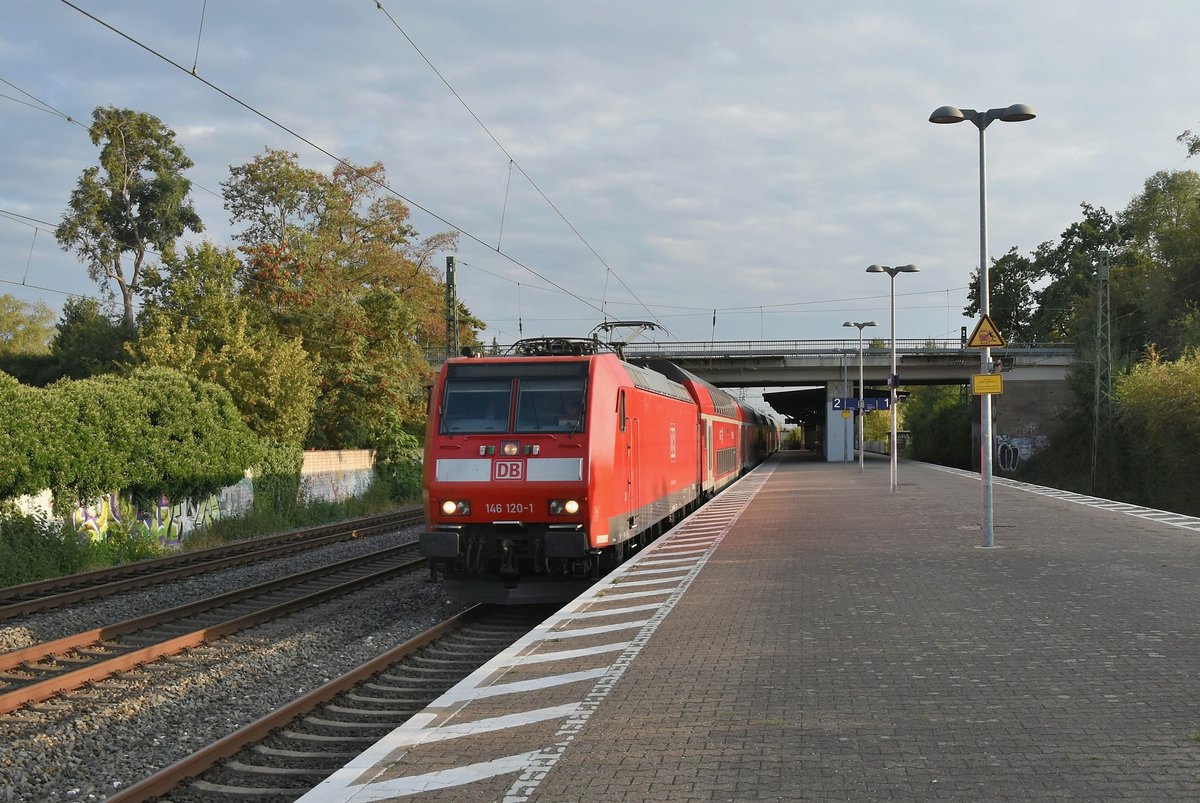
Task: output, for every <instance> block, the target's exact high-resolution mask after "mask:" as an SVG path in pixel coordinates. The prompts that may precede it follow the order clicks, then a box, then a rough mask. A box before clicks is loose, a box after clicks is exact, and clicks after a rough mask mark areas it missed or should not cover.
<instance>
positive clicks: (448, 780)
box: [301, 753, 535, 803]
mask: <svg viewBox="0 0 1200 803" xmlns="http://www.w3.org/2000/svg"><path fill="white" fill-rule="evenodd" d="M531 755H535V753H521V754H519V755H515V756H505V757H504V758H498V759H495V760H494V761H482V762H480V763H478V764H468V765H466V766H465V767H455V768H454V769H452V770H438V771H437V772H427V773H425V774H423V775H410V776H408V777H406V778H393V779H392V780H388V781H377V782H376V783H372V784H368V785H367V786H362V787H359V788H358V791H356V792H353V793H352V796H351V797H345V796H344V795H337V794H334V795H331V796H329V797H324V796H321V797H317V796H314V795H315V792H316V791H317V790H313V791H312V792H309V793H308V794H307V795H305V796H304V797H302V798H301V800H305V801H311V803H318V801H320V802H322V803H334V801H338V803H373V802H374V801H382V800H394V799H395V798H397V797H407V796H409V795H415V794H419V793H421V792H434V791H437V790H439V789H452V788H454V787H456V786H465V785H467V784H469V783H476V782H478V781H486V780H487V779H489V778H495V777H496V776H497V775H507V774H509V773H512V772H519V771H520V770H521V769H522V768H523V767H524V764H525V762H528V761H529V757H530V756H531ZM317 789H320V787H317ZM339 791H340V790H339Z"/></svg>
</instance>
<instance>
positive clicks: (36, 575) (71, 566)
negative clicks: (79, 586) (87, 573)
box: [0, 510, 91, 587]
mask: <svg viewBox="0 0 1200 803" xmlns="http://www.w3.org/2000/svg"><path fill="white" fill-rule="evenodd" d="M90 565H91V554H90V549H89V547H88V544H87V543H86V542H85V540H84V539H83V538H81V537H80V536H78V535H76V534H75V533H74V532H71V531H69V530H64V529H63V527H62V525H61V524H59V523H58V522H51V521H46V520H45V519H42V518H38V517H36V516H26V515H22V514H20V513H17V512H15V511H13V510H9V511H6V512H4V513H0V587H3V586H11V585H19V584H21V583H31V582H33V581H34V580H41V579H43V578H46V577H57V576H59V575H63V574H73V573H75V572H81V571H84V570H85V569H87V568H88V567H89V566H90Z"/></svg>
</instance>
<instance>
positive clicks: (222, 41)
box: [0, 0, 1200, 343]
mask: <svg viewBox="0 0 1200 803" xmlns="http://www.w3.org/2000/svg"><path fill="white" fill-rule="evenodd" d="M380 4H381V5H382V10H381V9H380V8H378V7H377V5H376V2H375V0H325V1H324V2H318V1H317V0H169V1H165V0H73V2H72V3H71V4H68V3H65V2H60V0H9V2H7V3H6V4H5V11H6V13H5V15H4V24H3V27H2V28H0V81H2V82H3V83H0V210H2V211H0V292H3V293H10V294H12V295H14V296H17V297H18V298H21V299H23V300H27V301H36V300H41V301H44V302H45V303H46V304H48V305H49V306H50V307H51V308H53V309H55V310H57V309H59V308H60V307H61V305H62V303H63V300H64V299H65V298H66V297H67V296H68V294H81V295H92V296H98V295H100V288H99V287H98V286H97V285H96V284H95V283H94V282H92V281H91V280H90V279H88V277H87V272H86V269H85V267H84V266H83V265H82V264H81V263H79V262H78V261H76V259H75V258H74V257H73V256H72V255H71V254H68V253H65V252H63V251H62V250H61V249H60V248H59V247H58V245H57V244H56V243H55V241H54V237H53V226H54V225H56V223H57V222H58V220H59V219H60V217H61V215H62V213H63V211H64V209H65V208H66V204H67V200H68V197H69V195H70V193H71V190H72V189H73V187H74V186H75V183H76V181H77V180H78V178H79V175H80V173H81V172H82V171H83V169H84V168H86V167H88V166H89V165H92V164H94V163H95V162H96V160H97V156H98V150H97V148H96V147H95V146H93V145H92V144H91V142H90V141H89V139H88V136H87V131H86V126H87V125H88V124H89V123H90V119H91V113H92V110H93V109H95V108H96V107H97V106H105V105H113V106H117V107H128V108H132V109H136V110H139V111H144V112H149V113H151V114H153V115H155V116H157V117H159V118H160V119H161V120H163V121H164V122H165V123H166V124H167V125H168V126H169V127H170V128H172V129H173V130H174V131H176V132H177V134H178V141H179V142H180V143H181V144H182V145H183V147H184V148H185V149H186V151H187V153H188V155H189V157H190V158H191V159H192V160H193V161H194V162H195V163H196V164H195V167H194V168H193V169H192V170H191V171H189V177H190V178H191V179H192V181H193V182H194V183H195V189H194V195H193V200H194V203H195V206H196V208H197V210H198V211H199V213H200V215H201V217H202V218H203V220H204V222H205V225H206V231H205V233H204V235H203V236H204V237H207V238H209V239H212V240H213V241H215V242H217V243H221V244H231V240H230V230H229V226H228V215H227V213H226V212H225V211H224V209H223V207H222V205H221V199H220V197H219V192H220V184H221V182H222V181H224V180H226V179H227V178H228V175H229V167H230V166H231V165H238V164H243V163H245V162H247V161H249V160H251V159H253V158H254V157H255V156H256V155H258V154H261V153H262V152H263V149H264V148H276V149H283V150H287V151H293V152H295V153H297V154H298V155H299V157H300V159H301V161H302V162H303V163H305V164H306V165H308V166H310V167H314V168H318V169H321V170H325V171H328V170H329V169H330V168H331V166H332V164H333V161H332V160H331V159H330V157H329V156H327V155H325V154H324V153H322V152H321V150H318V149H316V148H314V147H312V146H311V145H309V144H307V143H306V142H305V141H304V140H308V141H309V142H311V143H315V144H316V145H318V146H319V147H320V149H323V150H324V151H327V152H328V153H331V154H335V155H337V156H338V157H341V158H344V159H346V160H349V161H351V162H354V163H356V164H370V163H373V162H377V161H378V162H382V163H383V164H384V165H385V166H386V168H387V171H388V173H387V175H388V180H389V184H390V186H391V188H392V189H393V190H394V191H395V192H396V193H398V194H400V195H401V196H403V197H404V198H405V199H407V200H408V201H409V203H410V205H411V206H412V208H413V222H414V224H415V225H416V228H417V229H418V231H420V232H421V233H422V234H432V233H436V232H440V231H447V230H451V229H457V230H459V231H460V232H461V235H460V246H459V250H458V253H457V257H458V259H459V262H460V265H461V266H462V267H461V268H460V275H459V283H460V290H459V292H460V297H461V299H462V300H463V301H464V302H465V303H466V305H467V306H468V307H469V308H470V309H471V310H472V311H473V312H474V313H475V314H477V315H478V316H479V317H481V318H482V319H483V320H485V321H487V323H488V329H487V330H486V331H485V332H484V333H483V335H484V338H485V340H490V339H491V338H492V337H496V338H497V339H498V340H499V341H500V342H501V343H510V342H512V341H513V340H514V339H516V338H517V337H518V336H519V335H524V336H527V337H528V336H536V335H543V334H544V335H585V334H587V332H588V331H589V330H590V329H591V328H592V327H593V326H594V325H595V324H596V323H598V322H599V321H600V320H602V319H603V317H604V316H605V315H607V316H608V317H610V318H636V319H647V320H653V321H657V322H658V323H660V324H661V325H662V326H664V327H665V328H666V330H667V331H668V332H669V334H666V335H662V337H663V338H665V339H675V340H682V341H687V340H709V339H712V338H714V337H715V338H716V339H718V340H735V339H759V338H766V339H824V338H841V337H844V336H846V335H847V334H848V333H849V332H852V331H853V330H846V329H843V328H842V322H843V321H845V320H847V319H852V320H858V321H863V320H867V319H871V318H874V319H876V320H878V321H879V322H880V324H881V327H880V329H879V330H878V331H879V333H880V335H882V336H886V334H887V320H888V304H889V287H888V284H889V281H888V278H887V276H886V275H868V274H866V273H864V269H865V268H866V266H867V265H869V264H871V263H882V264H885V265H899V264H905V263H915V264H917V265H919V266H920V268H921V272H920V273H918V274H913V275H903V276H900V277H898V278H897V280H896V296H897V301H896V304H897V336H898V337H901V338H908V337H920V338H924V337H957V335H958V332H959V327H960V326H963V325H970V324H972V322H971V321H968V320H966V319H964V318H963V317H962V308H963V306H964V304H965V298H966V286H967V284H968V281H969V279H970V274H971V271H972V270H973V269H974V268H975V266H976V264H977V262H978V254H979V217H978V215H979V178H978V157H979V149H978V148H979V145H978V142H979V140H978V132H977V130H976V129H975V128H974V126H972V125H970V124H969V123H967V124H961V125H957V126H941V125H932V124H930V123H929V122H928V117H929V114H930V112H931V111H932V110H933V109H935V108H936V107H938V106H942V105H947V104H950V105H956V106H961V107H964V108H966V107H971V108H976V109H986V108H993V107H1003V106H1008V105H1009V104H1012V103H1026V104H1029V105H1031V106H1032V107H1033V108H1034V109H1035V110H1036V112H1037V115H1038V116H1037V118H1036V119H1034V120H1032V121H1029V122H1025V123H1020V124H1006V123H1001V122H997V123H994V124H993V125H992V126H991V127H990V128H988V129H987V135H986V136H987V154H988V212H989V214H988V218H989V239H990V245H991V248H990V252H991V255H992V256H993V257H996V256H999V255H1002V254H1003V253H1004V252H1005V251H1007V250H1008V249H1009V248H1011V247H1013V246H1015V247H1016V248H1017V249H1018V250H1019V251H1020V252H1021V253H1028V252H1030V251H1032V250H1033V249H1035V248H1036V247H1037V245H1038V244H1039V243H1041V242H1043V241H1046V240H1051V239H1054V238H1056V237H1057V236H1058V235H1059V234H1060V233H1061V232H1062V231H1063V229H1064V228H1066V227H1067V226H1068V225H1069V224H1070V223H1072V222H1073V221H1075V220H1077V219H1078V218H1079V212H1080V210H1079V205H1080V203H1082V202H1088V203H1090V204H1093V205H1097V206H1102V207H1105V208H1106V209H1108V210H1109V211H1111V212H1116V211H1118V210H1120V209H1122V208H1124V207H1125V205H1126V204H1127V203H1128V202H1129V200H1130V199H1131V198H1132V197H1133V196H1134V195H1135V194H1137V193H1138V192H1139V191H1140V190H1141V188H1142V185H1143V182H1144V181H1145V180H1146V179H1147V178H1148V177H1149V176H1151V175H1152V174H1153V173H1155V172H1156V171H1159V170H1178V169H1190V168H1196V167H1197V165H1195V164H1194V163H1189V162H1188V161H1187V160H1186V158H1185V156H1186V153H1185V151H1184V148H1183V146H1181V145H1180V144H1178V143H1177V142H1176V141H1175V140H1176V137H1177V136H1178V135H1179V134H1180V133H1182V132H1183V131H1184V130H1185V129H1200V91H1198V89H1200V47H1196V45H1195V36H1196V31H1197V30H1200V3H1196V2H1195V0H1145V2H1142V3H1138V4H1131V3H1128V2H1115V1H1114V0H1005V1H1004V2H983V1H982V0H978V1H972V0H960V1H959V2H950V1H949V0H919V2H918V0H912V2H900V1H899V0H870V1H864V2H851V1H849V0H790V2H782V0H774V1H770V2H768V1H767V0H746V2H740V3H729V2H713V1H712V0H689V1H688V2H683V0H661V1H659V2H656V1H655V0H637V2H633V1H632V0H607V2H603V3H601V2H594V1H591V0H559V1H558V2H547V1H545V0H540V1H538V0H510V2H481V0H380ZM83 12H86V13H83ZM88 14H90V15H93V16H94V17H95V18H98V20H100V21H97V19H93V18H91V17H89V16H88ZM101 21H102V22H103V23H106V24H107V25H108V26H111V27H105V25H104V24H102V22H101ZM126 37H128V38H126ZM131 40H136V41H131ZM138 43H140V46H139V44H138ZM418 48H419V50H418ZM151 50H152V51H154V52H153V53H152V52H150V51H151ZM422 53H423V54H424V55H423V56H422ZM156 54H158V55H156ZM165 59H169V60H170V62H174V65H173V64H171V63H170V62H169V61H167V60H165ZM427 60H428V61H427ZM175 65H178V66H175ZM431 65H432V66H431ZM193 67H194V69H195V75H196V76H199V78H201V79H203V81H201V80H198V78H197V77H194V76H193V75H192V74H191V71H192V69H193ZM435 68H436V71H435ZM439 73H440V77H439ZM443 78H444V79H445V80H444V81H443ZM204 81H206V82H208V84H206V83H204ZM209 84H211V85H209ZM447 84H449V86H450V87H453V91H452V90H451V89H450V88H448V86H447ZM218 90H219V91H218ZM222 93H226V94H222ZM455 93H457V97H456V94H455ZM231 98H232V99H231ZM460 98H461V101H460ZM234 99H236V100H234ZM239 101H240V103H239ZM256 111H257V112H258V114H256V113H255V112H256ZM64 115H65V116H64ZM66 117H70V118H71V119H72V120H75V121H79V123H73V122H71V121H69V120H68V119H66ZM267 118H269V119H267ZM285 128H286V129H290V131H291V132H294V133H289V131H288V130H285ZM296 135H299V137H302V138H303V139H300V138H298V137H297V136H296ZM439 261H441V260H439ZM714 310H715V319H716V323H715V327H714V323H713V319H714Z"/></svg>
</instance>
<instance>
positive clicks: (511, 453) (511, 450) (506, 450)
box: [500, 441, 521, 457]
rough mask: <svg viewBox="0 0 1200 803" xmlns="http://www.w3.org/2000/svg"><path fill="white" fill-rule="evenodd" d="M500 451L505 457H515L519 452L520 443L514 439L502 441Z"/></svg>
mask: <svg viewBox="0 0 1200 803" xmlns="http://www.w3.org/2000/svg"><path fill="white" fill-rule="evenodd" d="M500 452H501V453H502V454H503V455H504V456H505V457H516V456H517V455H519V454H520V453H521V444H519V443H517V442H516V441H504V442H503V443H501V444H500Z"/></svg>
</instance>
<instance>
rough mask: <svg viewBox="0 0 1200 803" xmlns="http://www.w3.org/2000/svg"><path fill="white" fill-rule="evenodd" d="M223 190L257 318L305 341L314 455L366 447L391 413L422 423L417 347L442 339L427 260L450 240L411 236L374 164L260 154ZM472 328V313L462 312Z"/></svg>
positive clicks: (436, 287) (438, 297)
mask: <svg viewBox="0 0 1200 803" xmlns="http://www.w3.org/2000/svg"><path fill="white" fill-rule="evenodd" d="M230 175H231V178H230V180H229V181H228V182H225V183H223V184H222V186H223V187H224V189H225V197H226V208H227V209H228V210H229V211H230V212H231V215H232V217H231V223H233V224H234V225H238V224H243V225H244V228H243V229H242V230H241V231H240V232H239V234H238V240H239V241H240V242H241V243H242V250H243V252H245V253H246V255H247V257H248V259H247V266H246V271H245V275H244V280H243V283H242V287H243V290H244V292H245V294H246V296H247V297H248V298H249V299H251V300H252V301H253V302H254V308H255V309H256V310H257V311H258V314H260V315H262V316H264V317H265V318H269V319H270V320H272V321H274V322H275V324H276V325H277V326H278V328H279V330H280V331H281V332H282V333H284V334H285V335H289V336H292V335H296V336H300V337H302V338H303V342H304V348H305V350H306V351H307V352H308V353H309V355H310V356H311V357H312V360H313V365H314V370H315V371H316V372H317V376H318V379H319V393H318V397H317V408H316V418H315V421H314V426H313V429H312V432H311V433H310V436H309V440H308V445H309V446H310V447H313V448H354V447H362V446H371V445H374V444H375V443H376V442H378V441H379V440H381V439H383V438H387V437H390V435H389V432H390V431H391V430H390V427H388V426H385V425H384V424H383V423H381V422H385V421H388V420H390V418H389V416H390V415H391V414H392V413H396V414H398V415H400V416H401V418H402V419H403V420H406V421H418V420H420V419H422V418H423V417H424V388H425V385H426V383H427V382H428V378H429V377H428V374H429V368H428V364H427V363H426V361H425V359H424V353H423V351H422V348H421V347H422V345H424V344H425V343H428V342H442V341H444V337H445V325H444V323H442V321H441V318H442V316H441V314H440V310H441V307H442V298H443V287H444V286H443V284H442V283H441V281H440V275H439V274H438V273H437V272H436V269H435V268H434V267H433V260H434V255H435V254H436V252H437V251H438V250H440V249H442V248H451V247H453V246H454V243H455V238H454V235H453V234H441V235H434V236H433V237H430V238H426V239H424V240H422V239H420V238H419V237H418V235H417V232H416V231H415V230H414V229H413V227H412V224H411V222H410V220H409V210H408V207H407V206H405V205H404V203H403V202H402V201H401V200H400V199H399V198H396V197H395V196H394V195H391V194H390V193H389V192H388V191H387V190H386V186H387V184H386V174H385V171H384V168H383V165H381V164H378V163H377V164H374V165H370V166H366V167H359V166H354V165H349V164H344V163H342V164H338V165H337V166H336V167H335V168H334V169H333V171H332V173H331V174H329V175H326V174H322V173H319V172H317V171H312V170H307V169H304V168H301V167H300V166H299V165H298V164H297V162H296V157H295V155H294V154H287V153H283V152H279V151H267V153H266V154H265V155H263V156H259V157H257V158H256V159H255V160H254V161H253V162H251V163H250V164H247V165H243V166H241V167H235V168H232V169H231V170H230ZM468 320H469V314H468Z"/></svg>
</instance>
